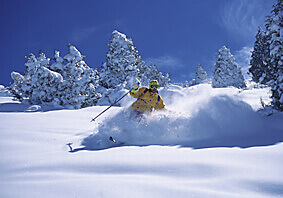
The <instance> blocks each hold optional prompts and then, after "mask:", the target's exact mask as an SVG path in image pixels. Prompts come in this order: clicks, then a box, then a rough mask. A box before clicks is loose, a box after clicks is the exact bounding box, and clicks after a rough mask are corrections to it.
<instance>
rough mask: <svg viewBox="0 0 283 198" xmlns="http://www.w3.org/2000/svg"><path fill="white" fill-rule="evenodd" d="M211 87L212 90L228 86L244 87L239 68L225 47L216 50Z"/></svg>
mask: <svg viewBox="0 0 283 198" xmlns="http://www.w3.org/2000/svg"><path fill="white" fill-rule="evenodd" d="M212 86H213V87H214V88H220V87H228V86H234V87H237V88H244V87H246V85H245V80H244V77H243V75H242V71H241V67H240V66H239V65H238V64H237V63H236V62H235V58H234V56H233V55H232V54H231V53H230V50H229V49H227V48H226V47H225V46H223V47H222V48H221V49H219V50H218V56H217V60H216V62H215V70H214V72H213V81H212Z"/></svg>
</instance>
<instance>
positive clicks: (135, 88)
mask: <svg viewBox="0 0 283 198" xmlns="http://www.w3.org/2000/svg"><path fill="white" fill-rule="evenodd" d="M138 89H139V85H138V84H134V85H133V87H132V90H131V92H132V93H133V94H135V93H137V92H138Z"/></svg>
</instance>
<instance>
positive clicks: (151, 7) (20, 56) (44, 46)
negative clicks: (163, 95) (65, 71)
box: [0, 0, 276, 86]
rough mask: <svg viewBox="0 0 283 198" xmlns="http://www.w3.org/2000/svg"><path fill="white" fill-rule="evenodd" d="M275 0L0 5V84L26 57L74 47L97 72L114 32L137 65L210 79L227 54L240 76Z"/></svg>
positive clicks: (11, 1) (36, 0) (6, 1)
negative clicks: (200, 73)
mask: <svg viewBox="0 0 283 198" xmlns="http://www.w3.org/2000/svg"><path fill="white" fill-rule="evenodd" d="M274 3H276V0H170V1H168V0H139V1H137V0H119V1H117V0H103V1H102V0H82V1H79V0H60V1H58V0H56V1H54V0H48V1H46V0H44V1H43V0H25V1H24V0H0V28H1V31H0V43H1V48H0V56H1V57H0V69H1V72H0V84H2V85H5V86H8V85H9V83H10V82H12V79H11V78H10V73H11V72H12V71H17V72H20V73H22V74H23V73H24V71H26V68H25V65H24V64H25V62H26V59H25V56H27V55H29V54H30V53H33V54H35V55H38V52H39V50H42V51H43V52H44V53H45V54H46V56H47V57H50V58H51V57H53V56H54V53H53V52H54V49H57V50H59V51H60V52H61V56H65V55H66V54H67V53H68V47H67V45H68V44H69V43H71V44H73V45H75V46H76V47H77V48H78V49H79V50H80V52H81V53H82V54H83V55H85V56H86V58H85V61H86V63H87V64H88V65H89V66H90V67H92V68H100V66H101V65H102V62H105V55H106V53H107V50H108V47H107V44H108V43H109V41H110V37H111V34H112V31H113V30H118V31H120V32H122V33H124V34H126V35H127V36H128V37H131V38H132V39H133V42H134V44H135V46H136V48H137V50H138V51H139V54H140V55H141V57H142V59H143V60H144V61H145V62H146V63H147V64H155V65H157V67H158V69H159V70H160V71H162V72H169V73H171V79H172V80H173V81H174V82H184V81H185V80H188V81H189V80H191V79H192V78H194V75H195V70H196V66H197V64H201V65H202V67H203V68H204V69H205V70H206V71H207V73H208V75H210V76H211V75H212V71H213V70H214V62H215V59H216V54H217V50H218V49H220V48H221V47H222V46H223V45H225V46H226V47H228V48H230V50H231V53H232V54H233V55H234V56H235V58H236V62H237V63H238V64H239V65H240V66H242V68H243V70H244V71H246V69H247V66H248V58H249V55H250V50H251V49H252V47H253V44H254V40H255V35H256V33H257V29H258V26H262V27H264V20H265V19H266V18H265V15H268V14H270V11H271V9H272V5H273V4H274Z"/></svg>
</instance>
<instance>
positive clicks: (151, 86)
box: [150, 85, 158, 89]
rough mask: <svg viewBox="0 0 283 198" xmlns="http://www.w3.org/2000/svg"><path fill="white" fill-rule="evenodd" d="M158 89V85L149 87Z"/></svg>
mask: <svg viewBox="0 0 283 198" xmlns="http://www.w3.org/2000/svg"><path fill="white" fill-rule="evenodd" d="M154 88H155V89H158V85H150V89H154Z"/></svg>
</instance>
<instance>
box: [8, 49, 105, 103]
mask: <svg viewBox="0 0 283 198" xmlns="http://www.w3.org/2000/svg"><path fill="white" fill-rule="evenodd" d="M64 58H65V60H66V62H67V64H66V65H64V59H63V58H61V57H60V55H59V51H55V58H54V60H55V62H54V63H53V64H51V66H49V64H50V59H49V58H46V56H45V54H44V53H40V55H39V57H38V58H37V57H35V55H33V54H30V56H29V57H27V59H28V61H27V63H26V64H25V65H26V68H27V71H26V73H25V75H24V76H22V75H21V74H19V73H17V72H12V74H11V76H12V79H13V80H14V83H13V84H12V85H11V86H10V88H9V89H10V90H11V93H12V94H13V95H14V96H15V97H16V98H17V99H19V100H20V101H22V100H23V99H27V100H28V101H29V102H30V103H31V104H50V105H63V106H69V107H72V108H82V107H86V106H92V105H94V104H96V102H97V100H98V99H99V97H100V94H98V93H96V88H97V85H98V80H99V78H98V72H97V70H93V69H91V68H90V67H89V66H87V64H86V63H85V62H84V61H83V56H82V55H81V53H80V52H79V51H78V50H77V49H76V48H75V47H74V46H72V45H70V46H69V54H67V55H66V56H65V57H64Z"/></svg>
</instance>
